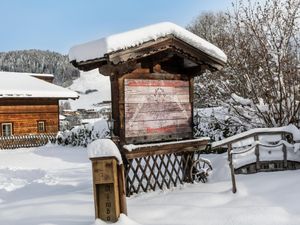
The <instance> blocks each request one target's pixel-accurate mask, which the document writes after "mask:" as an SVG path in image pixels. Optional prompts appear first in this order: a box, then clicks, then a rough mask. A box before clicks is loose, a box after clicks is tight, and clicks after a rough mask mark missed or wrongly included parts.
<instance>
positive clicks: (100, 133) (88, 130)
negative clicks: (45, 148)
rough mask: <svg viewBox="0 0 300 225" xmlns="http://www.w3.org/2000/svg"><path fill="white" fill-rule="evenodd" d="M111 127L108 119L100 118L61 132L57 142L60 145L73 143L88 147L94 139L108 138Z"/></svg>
mask: <svg viewBox="0 0 300 225" xmlns="http://www.w3.org/2000/svg"><path fill="white" fill-rule="evenodd" d="M108 136H109V128H108V125H107V122H106V120H104V119H99V120H97V121H96V122H93V123H89V124H86V125H81V126H76V127H74V128H72V129H71V130H66V131H63V132H60V133H59V134H58V135H57V143H58V144H60V145H73V146H84V147H86V146H87V145H88V144H89V143H91V142H92V141H94V140H97V139H101V138H107V137H108Z"/></svg>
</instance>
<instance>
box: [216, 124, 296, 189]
mask: <svg viewBox="0 0 300 225" xmlns="http://www.w3.org/2000/svg"><path fill="white" fill-rule="evenodd" d="M266 137H267V138H269V139H271V142H269V143H268V142H260V140H261V139H263V138H266ZM272 137H273V140H274V141H272ZM274 137H275V138H274ZM292 144H293V134H292V133H291V132H289V131H288V130H282V129H280V128H259V129H253V130H249V131H246V132H244V133H241V134H238V135H234V136H232V137H229V138H226V139H224V140H221V141H217V142H214V143H212V145H211V147H212V149H218V148H220V147H222V146H227V154H228V161H229V167H230V172H231V180H232V192H233V193H235V192H236V191H237V188H236V181H235V175H234V174H235V172H236V171H238V169H239V167H242V166H246V165H247V163H246V164H245V165H242V166H241V165H240V166H237V167H236V168H235V167H234V159H233V156H237V155H242V154H245V153H249V152H251V151H253V153H254V155H255V161H254V162H253V161H251V160H249V161H248V166H250V165H253V166H252V167H251V168H250V167H249V168H250V171H249V172H250V173H252V172H259V171H270V170H271V169H274V168H270V170H268V169H265V168H262V165H265V164H266V163H268V164H269V162H272V163H271V164H272V165H273V164H274V163H275V164H276V163H278V162H277V161H280V162H279V164H280V165H281V166H280V168H278V169H281V170H283V169H287V168H288V159H287V155H288V151H287V146H291V145H292ZM260 147H264V148H269V149H270V150H269V152H270V153H271V152H272V151H273V150H274V149H275V148H278V147H282V148H281V150H282V158H281V159H278V160H277V161H276V160H275V161H274V160H268V159H264V160H261V149H260ZM277 151H278V150H277ZM281 162H282V163H281Z"/></svg>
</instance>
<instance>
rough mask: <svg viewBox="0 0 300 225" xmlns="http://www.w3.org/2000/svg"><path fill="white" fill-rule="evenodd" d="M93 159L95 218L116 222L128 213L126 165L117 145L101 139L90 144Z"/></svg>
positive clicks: (89, 149)
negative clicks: (121, 215)
mask: <svg viewBox="0 0 300 225" xmlns="http://www.w3.org/2000/svg"><path fill="white" fill-rule="evenodd" d="M88 154H89V158H90V160H91V161H92V173H93V190H94V206H95V218H96V219H101V220H104V221H108V222H116V221H118V218H119V217H120V214H121V213H124V214H127V206H126V191H125V190H126V189H125V178H124V166H123V163H122V158H121V155H120V152H119V149H118V148H117V146H116V145H115V144H114V143H113V142H112V141H111V140H110V139H99V140H96V141H94V142H92V143H91V144H90V145H89V146H88Z"/></svg>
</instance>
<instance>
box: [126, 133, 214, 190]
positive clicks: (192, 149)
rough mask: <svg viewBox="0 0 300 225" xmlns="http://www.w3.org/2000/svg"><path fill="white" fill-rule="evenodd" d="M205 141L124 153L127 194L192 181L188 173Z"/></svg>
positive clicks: (170, 186)
mask: <svg viewBox="0 0 300 225" xmlns="http://www.w3.org/2000/svg"><path fill="white" fill-rule="evenodd" d="M207 143H208V140H206V139H205V140H202V141H200V142H198V143H184V144H182V143H180V141H179V142H178V143H177V144H170V145H162V146H157V147H156V148H154V147H152V148H148V149H147V148H145V149H143V148H140V149H139V150H137V151H133V152H127V154H125V157H124V158H125V163H124V164H125V179H126V195H127V196H130V195H132V194H135V193H139V192H147V191H151V190H153V191H155V190H157V189H167V188H172V187H176V186H177V185H180V184H183V183H184V182H192V180H191V178H190V170H191V165H192V164H193V162H194V161H195V160H197V159H199V157H200V152H202V151H204V150H205V148H206V147H207Z"/></svg>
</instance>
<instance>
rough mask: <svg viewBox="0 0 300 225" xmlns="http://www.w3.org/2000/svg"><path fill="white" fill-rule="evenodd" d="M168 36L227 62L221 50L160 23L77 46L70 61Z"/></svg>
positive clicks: (169, 25)
mask: <svg viewBox="0 0 300 225" xmlns="http://www.w3.org/2000/svg"><path fill="white" fill-rule="evenodd" d="M168 35H173V36H175V37H176V38H178V39H180V40H182V41H184V42H186V43H188V44H190V45H191V46H193V47H195V48H197V49H199V50H200V51H203V52H205V53H206V54H208V55H210V56H212V57H214V58H216V59H218V60H220V61H222V62H224V63H226V61H227V56H226V55H225V53H224V52H223V51H222V50H221V49H219V48H218V47H216V46H214V45H213V44H211V43H209V42H208V41H206V40H204V39H202V38H200V37H199V36H197V35H195V34H193V33H191V32H190V31H188V30H186V29H184V28H182V27H180V26H178V25H176V24H174V23H170V22H163V23H158V24H154V25H150V26H146V27H142V28H139V29H135V30H131V31H128V32H124V33H119V34H115V35H111V36H108V37H106V38H101V39H99V40H95V41H91V42H87V43H85V44H81V45H76V46H74V47H72V48H71V49H70V51H69V59H70V61H74V60H75V61H77V62H81V61H88V60H93V59H98V58H102V57H104V56H105V54H108V53H112V52H116V51H119V50H125V49H128V48H131V47H136V46H139V45H141V44H143V43H145V42H148V41H152V40H157V39H159V38H163V37H166V36H168Z"/></svg>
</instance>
